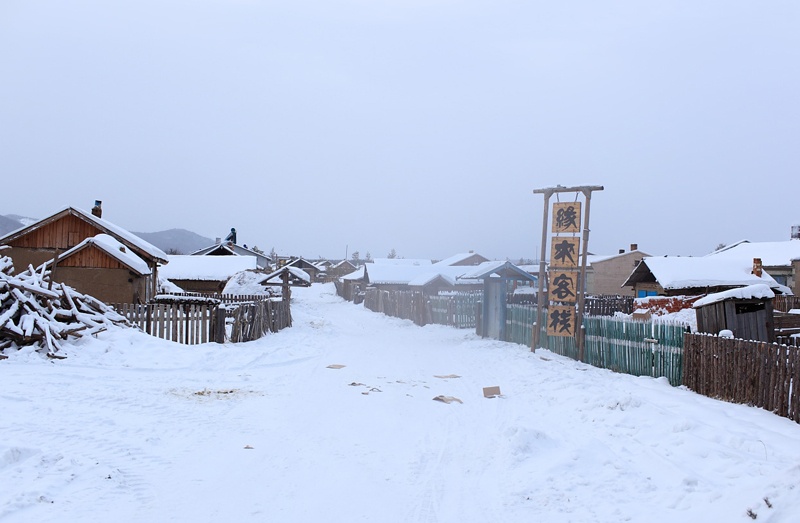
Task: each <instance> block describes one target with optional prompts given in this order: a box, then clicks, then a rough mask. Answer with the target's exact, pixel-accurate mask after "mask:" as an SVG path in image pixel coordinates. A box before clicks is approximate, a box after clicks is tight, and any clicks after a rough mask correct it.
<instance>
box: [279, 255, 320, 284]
mask: <svg viewBox="0 0 800 523" xmlns="http://www.w3.org/2000/svg"><path fill="white" fill-rule="evenodd" d="M283 267H294V268H295V269H300V270H301V271H304V272H306V273H307V274H308V275H309V276H310V277H311V281H317V276H318V275H319V273H320V272H321V269H320V268H319V267H317V266H316V265H314V264H313V263H311V262H310V261H308V260H306V259H305V258H292V259H291V260H289V261H288V262H287V263H286V264H284V265H283Z"/></svg>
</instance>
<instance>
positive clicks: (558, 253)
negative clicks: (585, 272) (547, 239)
mask: <svg viewBox="0 0 800 523" xmlns="http://www.w3.org/2000/svg"><path fill="white" fill-rule="evenodd" d="M580 245H581V239H580V238H560V237H558V236H554V237H553V239H552V240H551V243H550V267H561V268H565V269H577V267H578V254H579V253H580Z"/></svg>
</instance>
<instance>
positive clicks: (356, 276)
mask: <svg viewBox="0 0 800 523" xmlns="http://www.w3.org/2000/svg"><path fill="white" fill-rule="evenodd" d="M339 265H341V264H339ZM337 267H338V265H337ZM364 272H365V271H364V267H363V266H361V267H359V268H358V269H356V270H355V271H353V272H351V273H350V274H345V275H344V276H342V279H343V280H348V281H350V280H363V279H364Z"/></svg>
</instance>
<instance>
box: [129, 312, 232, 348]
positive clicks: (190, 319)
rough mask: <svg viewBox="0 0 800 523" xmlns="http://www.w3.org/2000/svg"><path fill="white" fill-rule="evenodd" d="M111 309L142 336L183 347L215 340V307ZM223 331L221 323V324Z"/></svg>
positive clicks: (223, 324)
mask: <svg viewBox="0 0 800 523" xmlns="http://www.w3.org/2000/svg"><path fill="white" fill-rule="evenodd" d="M114 308H115V309H116V310H117V312H118V313H120V314H121V315H122V316H124V317H125V318H127V319H128V321H130V322H131V323H133V324H134V325H136V326H138V327H139V328H140V329H141V330H142V331H144V332H145V333H147V334H149V335H151V336H155V337H156V338H161V339H164V340H171V341H175V342H178V343H183V344H184V345H196V344H198V343H208V342H210V341H214V340H215V339H216V337H217V334H216V329H217V322H216V321H215V319H216V316H217V305H214V304H206V303H204V304H177V303H172V304H167V303H156V304H137V303H121V304H116V305H114ZM222 326H223V329H224V326H225V323H224V322H223V323H222Z"/></svg>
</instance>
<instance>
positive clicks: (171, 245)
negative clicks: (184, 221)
mask: <svg viewBox="0 0 800 523" xmlns="http://www.w3.org/2000/svg"><path fill="white" fill-rule="evenodd" d="M133 234H135V235H136V236H138V237H139V238H141V239H143V240H145V241H148V242H150V243H152V244H153V245H155V246H156V247H158V248H159V249H161V250H162V251H164V252H166V253H167V254H191V253H193V252H194V251H198V250H200V249H202V248H203V247H208V246H209V245H213V244H214V240H213V239H211V238H206V237H205V236H200V235H199V234H196V233H193V232H192V231H187V230H186V229H169V230H167V231H160V232H134V233H133Z"/></svg>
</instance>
